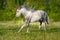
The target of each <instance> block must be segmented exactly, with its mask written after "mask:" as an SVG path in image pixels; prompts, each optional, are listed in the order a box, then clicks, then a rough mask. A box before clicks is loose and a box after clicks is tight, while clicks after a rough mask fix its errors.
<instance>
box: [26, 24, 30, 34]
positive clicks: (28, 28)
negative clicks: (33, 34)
mask: <svg viewBox="0 0 60 40" xmlns="http://www.w3.org/2000/svg"><path fill="white" fill-rule="evenodd" d="M29 32H30V26H29V23H28V24H27V33H29Z"/></svg>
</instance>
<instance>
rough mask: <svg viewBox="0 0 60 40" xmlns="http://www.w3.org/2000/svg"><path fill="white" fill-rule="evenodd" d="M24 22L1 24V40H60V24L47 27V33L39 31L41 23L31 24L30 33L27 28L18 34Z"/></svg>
mask: <svg viewBox="0 0 60 40" xmlns="http://www.w3.org/2000/svg"><path fill="white" fill-rule="evenodd" d="M22 24H23V22H19V23H18V22H13V21H9V22H8V21H7V22H0V40H60V22H52V23H50V24H49V25H47V29H48V30H47V31H46V32H45V31H44V30H42V31H39V29H38V26H39V23H34V24H32V23H31V24H30V33H26V27H25V28H24V29H23V30H22V31H21V32H20V33H18V32H17V31H18V30H19V28H20V27H21V26H22Z"/></svg>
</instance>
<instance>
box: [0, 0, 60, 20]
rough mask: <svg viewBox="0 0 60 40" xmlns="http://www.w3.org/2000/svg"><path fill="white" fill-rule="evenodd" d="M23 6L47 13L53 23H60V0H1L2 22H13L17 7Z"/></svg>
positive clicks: (0, 13) (0, 14)
mask: <svg viewBox="0 0 60 40" xmlns="http://www.w3.org/2000/svg"><path fill="white" fill-rule="evenodd" d="M23 4H25V5H28V6H30V7H31V8H33V9H35V10H44V11H46V12H47V14H48V15H49V18H50V19H51V20H52V21H60V16H59V15H60V0H0V21H4V20H5V21H7V20H13V19H14V18H15V14H16V9H17V7H18V6H20V5H23ZM21 18H23V16H22V17H20V19H21Z"/></svg>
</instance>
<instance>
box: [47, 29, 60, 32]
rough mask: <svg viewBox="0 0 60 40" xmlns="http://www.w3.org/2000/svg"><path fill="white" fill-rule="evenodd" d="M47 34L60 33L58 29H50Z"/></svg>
mask: <svg viewBox="0 0 60 40" xmlns="http://www.w3.org/2000/svg"><path fill="white" fill-rule="evenodd" d="M47 32H48V33H52V32H53V33H54V32H60V28H50V29H48V31H47Z"/></svg>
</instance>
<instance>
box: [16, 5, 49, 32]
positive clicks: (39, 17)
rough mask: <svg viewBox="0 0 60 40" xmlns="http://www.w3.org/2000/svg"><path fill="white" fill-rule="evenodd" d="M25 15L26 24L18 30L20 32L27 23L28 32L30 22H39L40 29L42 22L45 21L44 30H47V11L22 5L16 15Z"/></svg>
mask: <svg viewBox="0 0 60 40" xmlns="http://www.w3.org/2000/svg"><path fill="white" fill-rule="evenodd" d="M21 14H22V15H23V16H24V18H25V21H24V24H23V25H22V27H21V28H20V29H19V30H18V32H20V31H21V30H22V29H23V28H24V27H25V26H26V25H27V33H28V32H29V29H30V26H29V23H31V22H39V23H40V26H39V30H41V28H42V22H43V23H44V30H45V31H46V24H48V23H49V22H48V15H47V13H46V12H45V11H42V10H34V9H32V8H30V7H29V6H26V5H22V6H20V7H19V8H18V9H17V11H16V17H19V16H20V15H21Z"/></svg>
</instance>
